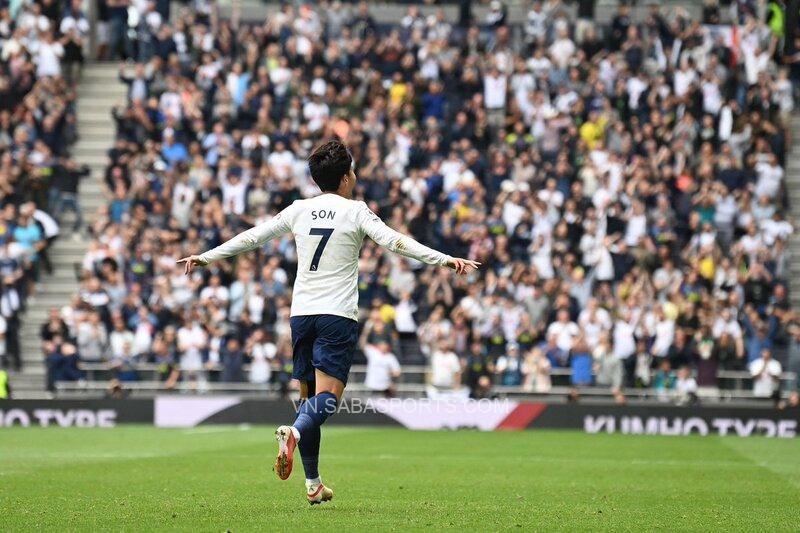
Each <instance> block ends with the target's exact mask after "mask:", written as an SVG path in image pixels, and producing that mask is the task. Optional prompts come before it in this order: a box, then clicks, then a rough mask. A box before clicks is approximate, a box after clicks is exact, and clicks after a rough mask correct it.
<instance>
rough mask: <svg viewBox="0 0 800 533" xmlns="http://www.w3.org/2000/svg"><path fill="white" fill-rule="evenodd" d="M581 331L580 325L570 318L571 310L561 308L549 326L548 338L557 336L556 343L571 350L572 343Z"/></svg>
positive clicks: (566, 350) (564, 348)
mask: <svg viewBox="0 0 800 533" xmlns="http://www.w3.org/2000/svg"><path fill="white" fill-rule="evenodd" d="M580 332H581V330H580V328H579V327H578V325H577V324H576V323H575V322H573V321H571V320H570V319H569V311H568V310H566V309H559V310H558V314H557V315H556V321H555V322H553V323H552V324H550V326H549V327H548V328H547V338H550V337H555V338H556V345H557V346H558V347H559V348H560V349H561V350H564V351H565V352H569V351H570V350H571V349H572V343H573V342H574V341H575V338H576V337H577V336H578V335H579V334H580Z"/></svg>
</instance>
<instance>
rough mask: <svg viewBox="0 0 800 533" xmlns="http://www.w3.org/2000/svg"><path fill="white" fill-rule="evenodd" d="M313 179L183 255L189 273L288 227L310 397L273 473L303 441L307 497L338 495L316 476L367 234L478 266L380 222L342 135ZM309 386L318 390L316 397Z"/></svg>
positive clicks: (315, 157)
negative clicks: (316, 191) (210, 245)
mask: <svg viewBox="0 0 800 533" xmlns="http://www.w3.org/2000/svg"><path fill="white" fill-rule="evenodd" d="M308 163H309V169H310V171H311V177H312V179H313V180H314V182H315V183H316V184H317V185H318V186H319V188H320V189H321V190H322V193H323V194H321V195H319V196H317V197H315V198H310V199H306V200H297V201H295V202H294V203H293V204H292V205H290V206H289V207H287V208H286V209H284V210H283V211H282V212H280V213H279V214H278V215H276V216H275V217H273V218H272V219H270V220H268V221H267V222H264V223H262V224H259V225H258V226H256V227H254V228H251V229H249V230H247V231H245V232H243V233H240V234H239V235H237V236H236V237H234V238H233V239H231V240H229V241H228V242H226V243H223V244H222V245H220V246H218V247H216V248H214V249H213V250H210V251H208V252H205V253H203V254H201V255H192V256H189V257H185V258H183V259H181V260H180V261H178V262H179V263H184V264H185V273H186V274H187V275H189V274H191V273H192V272H193V271H194V268H195V267H196V266H204V265H208V264H209V263H212V262H214V261H218V260H220V259H225V258H227V257H232V256H234V255H237V254H240V253H243V252H247V251H249V250H253V249H256V248H258V247H260V246H262V245H264V244H265V243H266V242H268V241H270V240H272V239H274V238H276V237H279V236H281V235H283V234H285V233H290V232H291V233H292V234H293V235H294V238H295V246H296V248H297V277H296V279H295V284H294V292H293V297H292V308H291V320H290V323H291V329H292V346H293V350H294V354H293V372H292V376H293V377H294V378H295V379H298V380H299V381H300V392H301V396H302V397H303V398H308V399H307V400H306V401H305V402H303V405H302V406H301V407H300V410H299V412H298V414H297V418H296V419H295V422H294V425H292V426H280V427H279V428H278V430H277V431H276V432H275V435H276V438H277V440H278V457H277V459H276V461H275V473H276V474H277V475H278V477H279V478H281V479H288V477H289V475H290V474H291V472H292V462H293V454H294V449H295V447H297V446H298V444H299V447H300V455H301V457H302V458H303V467H304V469H305V472H306V493H307V496H308V500H309V502H311V503H312V504H313V503H321V502H323V501H328V500H330V499H331V498H333V491H331V490H330V489H329V488H327V487H325V486H324V485H323V484H322V481H321V479H320V477H319V472H318V462H319V443H320V426H321V425H322V424H323V423H324V422H325V420H326V419H327V418H328V417H329V416H330V415H332V414H333V413H334V412H335V411H336V409H337V404H338V401H339V399H340V398H341V397H342V393H343V392H344V388H345V385H346V383H347V376H348V374H349V372H350V364H351V362H352V360H353V354H354V353H355V349H356V344H357V341H358V258H359V252H360V250H361V246H362V243H363V241H364V238H365V237H367V236H369V237H370V238H371V239H372V240H373V241H375V242H376V243H377V244H379V245H380V246H383V247H385V248H388V249H389V250H391V251H393V252H395V253H398V254H400V255H404V256H406V257H410V258H413V259H416V260H418V261H422V262H423V263H427V264H429V265H438V266H446V267H448V268H452V269H453V270H455V271H456V272H457V273H458V274H467V273H469V272H470V271H471V270H473V269H476V268H478V266H479V264H478V263H476V262H474V261H470V260H467V259H459V258H454V257H450V256H448V255H445V254H443V253H441V252H438V251H436V250H433V249H431V248H428V247H427V246H424V245H422V244H420V243H419V242H417V241H415V240H414V239H412V238H411V237H408V236H405V235H402V234H401V233H398V232H397V231H395V230H393V229H391V228H390V227H388V226H387V225H386V224H384V223H383V221H381V220H380V219H379V218H378V217H377V216H376V215H375V214H374V213H373V212H372V211H370V209H369V208H368V207H367V205H366V204H365V203H364V202H359V201H355V200H353V199H352V197H353V190H354V189H355V185H356V175H355V172H354V170H353V169H354V162H353V158H352V156H351V155H350V152H349V150H348V149H347V147H346V146H345V145H344V143H342V142H341V141H339V140H333V141H330V142H327V143H325V144H323V145H322V146H320V147H318V148H317V149H316V150H315V151H314V152H313V153H312V154H311V156H310V157H309V159H308ZM309 391H314V392H315V395H313V396H312V395H311V393H310V392H309Z"/></svg>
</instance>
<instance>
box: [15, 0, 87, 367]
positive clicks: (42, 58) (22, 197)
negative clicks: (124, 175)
mask: <svg viewBox="0 0 800 533" xmlns="http://www.w3.org/2000/svg"><path fill="white" fill-rule="evenodd" d="M88 32H89V22H88V20H87V18H86V15H85V13H84V11H83V8H82V2H80V1H79V0H72V1H68V2H54V1H50V0H42V1H36V2H11V3H9V2H3V3H2V5H0V365H2V367H4V368H8V367H11V368H14V369H17V370H19V369H20V367H21V353H20V351H21V346H20V338H19V335H20V329H21V326H20V324H21V315H22V313H23V312H24V310H25V307H26V303H27V300H28V298H29V297H31V296H32V295H33V294H34V293H35V289H36V286H37V283H38V281H39V278H40V275H41V273H42V272H47V273H52V272H53V269H54V268H55V265H53V263H52V262H51V261H50V260H49V257H48V254H47V252H48V248H49V246H50V245H51V244H52V243H53V241H54V240H55V239H56V238H57V237H58V235H59V233H60V227H59V219H61V215H62V214H63V211H64V209H66V208H71V209H72V211H74V212H76V213H75V215H77V216H75V215H73V218H74V219H75V222H74V224H73V230H79V229H80V212H79V210H78V209H77V207H76V205H77V204H76V203H75V198H76V194H77V180H78V179H79V177H80V176H81V175H83V174H84V170H83V169H81V168H79V167H78V165H77V164H76V163H75V161H74V160H73V159H72V158H71V156H70V153H69V147H70V146H71V145H72V144H73V143H74V142H75V140H76V138H77V131H76V128H75V109H74V103H75V91H74V88H75V84H76V83H77V82H78V80H79V78H80V71H81V64H82V63H83V53H84V46H85V44H86V43H85V40H86V38H87V35H88ZM70 268H71V267H70ZM67 351H69V348H67Z"/></svg>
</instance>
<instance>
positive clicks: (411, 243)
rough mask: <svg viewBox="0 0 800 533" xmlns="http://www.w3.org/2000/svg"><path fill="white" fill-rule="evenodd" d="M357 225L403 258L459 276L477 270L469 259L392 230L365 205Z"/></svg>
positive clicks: (476, 264) (478, 264)
mask: <svg viewBox="0 0 800 533" xmlns="http://www.w3.org/2000/svg"><path fill="white" fill-rule="evenodd" d="M358 223H359V225H360V226H361V229H362V231H364V233H366V234H367V235H369V237H370V238H371V239H372V240H373V241H375V242H377V243H378V244H379V245H381V246H383V247H384V248H386V249H388V250H391V251H392V252H394V253H396V254H400V255H403V256H405V257H411V258H412V259H416V260H417V261H422V262H423V263H427V264H429V265H439V266H446V267H448V268H452V269H453V270H455V271H456V272H457V273H459V274H466V273H467V272H469V271H470V270H472V269H477V268H478V266H480V263H476V262H475V261H470V260H469V259H460V258H457V257H450V256H449V255H447V254H443V253H442V252H439V251H437V250H434V249H433V248H428V247H427V246H425V245H424V244H422V243H419V242H417V241H416V240H414V239H413V238H411V237H409V236H408V235H403V234H402V233H400V232H398V231H395V230H393V229H392V228H390V227H389V226H387V225H386V224H385V223H384V222H383V221H382V220H381V219H380V218H378V216H377V215H376V214H375V213H373V212H372V211H371V210H370V209H369V208H368V207H367V205H366V204H364V207H363V209H362V210H361V211H360V212H359V213H358Z"/></svg>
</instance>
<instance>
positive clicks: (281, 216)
mask: <svg viewBox="0 0 800 533" xmlns="http://www.w3.org/2000/svg"><path fill="white" fill-rule="evenodd" d="M292 207H293V206H289V207H287V208H286V209H284V210H283V211H281V212H280V213H278V214H277V215H276V216H274V217H273V218H271V219H270V220H268V221H266V222H263V223H261V224H259V225H258V226H254V227H252V228H250V229H249V230H247V231H243V232H242V233H240V234H238V235H237V236H236V237H234V238H232V239H230V240H229V241H226V242H224V243H222V244H220V245H219V246H217V247H216V248H214V249H213V250H209V251H207V252H204V253H202V254H200V255H190V256H189V257H184V258H183V259H179V260H178V263H179V264H180V263H183V264H184V265H185V268H184V273H185V274H187V275H188V274H191V273H192V271H193V270H194V267H195V266H206V265H208V264H210V263H213V262H214V261H219V260H220V259H226V258H228V257H233V256H234V255H239V254H241V253H244V252H248V251H250V250H254V249H256V248H258V247H259V246H261V245H263V244H264V243H265V242H268V241H270V240H272V239H274V238H275V237H278V236H280V235H283V234H284V233H288V232H289V231H291V229H292V226H291V214H292V213H291V209H292Z"/></svg>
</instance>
